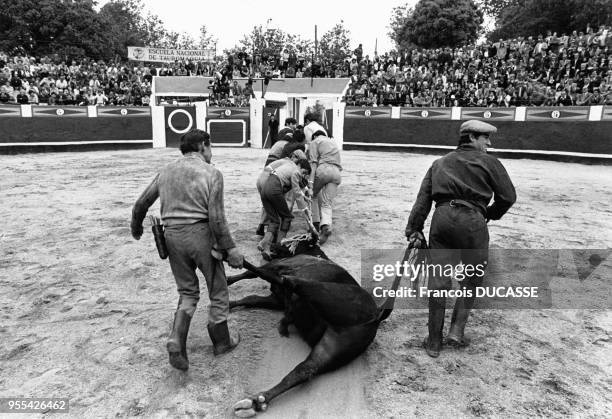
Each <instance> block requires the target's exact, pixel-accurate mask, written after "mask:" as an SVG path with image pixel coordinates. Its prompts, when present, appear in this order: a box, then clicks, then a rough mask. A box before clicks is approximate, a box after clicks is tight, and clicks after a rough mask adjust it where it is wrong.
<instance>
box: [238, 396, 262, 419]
mask: <svg viewBox="0 0 612 419" xmlns="http://www.w3.org/2000/svg"><path fill="white" fill-rule="evenodd" d="M267 408H268V404H267V403H266V398H265V397H264V396H263V395H262V394H260V395H258V396H256V397H254V398H252V399H244V400H240V401H239V402H237V403H235V404H234V406H232V409H234V415H236V416H238V417H239V418H250V417H253V416H255V415H256V414H257V412H262V411H265V410H266V409H267Z"/></svg>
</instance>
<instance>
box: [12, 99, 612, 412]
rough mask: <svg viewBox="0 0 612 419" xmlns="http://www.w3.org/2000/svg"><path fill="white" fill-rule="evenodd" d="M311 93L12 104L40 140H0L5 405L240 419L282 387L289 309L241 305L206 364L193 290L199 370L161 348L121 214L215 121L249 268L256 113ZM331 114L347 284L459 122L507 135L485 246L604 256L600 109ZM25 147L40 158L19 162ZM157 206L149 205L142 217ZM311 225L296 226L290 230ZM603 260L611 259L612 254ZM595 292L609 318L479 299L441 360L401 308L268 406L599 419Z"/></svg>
mask: <svg viewBox="0 0 612 419" xmlns="http://www.w3.org/2000/svg"><path fill="white" fill-rule="evenodd" d="M281 93H282V92H281ZM300 93H304V92H300ZM339 93H340V92H339ZM313 97H314V96H313ZM324 99H326V100H327V99H328V98H324ZM307 100H310V102H304V103H301V104H298V103H297V102H295V103H294V107H293V109H291V110H290V111H288V110H287V108H285V107H282V106H281V107H278V106H276V105H274V106H272V107H270V108H268V104H267V103H264V102H265V101H253V104H252V106H251V108H250V110H249V115H248V117H247V116H244V115H235V113H233V111H235V109H230V110H229V113H227V112H226V111H227V110H225V109H211V108H208V109H207V108H206V107H205V106H204V107H202V106H201V105H198V106H195V107H193V108H192V107H188V108H181V107H171V106H169V107H159V108H160V109H155V107H152V108H151V110H150V112H149V109H147V110H146V111H143V110H142V108H139V109H138V110H133V109H128V108H117V109H110V108H107V109H105V110H103V112H102V114H101V113H100V112H98V113H97V115H95V116H94V115H91V112H93V111H94V110H92V109H85V110H83V109H80V110H79V112H83V111H84V112H85V115H80V116H79V115H77V116H75V115H69V112H68V111H67V110H64V111H62V112H58V109H60V108H57V107H49V106H48V107H44V108H43V109H42V110H41V109H36V108H34V109H26V108H24V107H22V109H21V110H20V112H21V113H20V114H19V115H12V116H10V115H9V116H7V115H0V124H2V127H3V131H4V130H5V129H6V128H7V127H9V126H10V127H11V128H15V127H21V128H22V130H21V132H29V133H31V134H32V135H31V136H29V137H28V138H29V139H30V140H28V139H26V137H25V136H24V138H22V139H19V138H10V139H9V138H7V137H4V138H3V140H2V141H3V142H4V144H5V145H4V146H3V147H4V151H5V152H7V154H6V155H3V156H2V157H1V159H2V166H1V168H0V179H1V180H0V185H1V186H0V190H1V191H2V205H1V206H0V212H1V216H2V219H3V220H4V223H3V228H2V232H1V233H0V247H1V249H2V252H1V253H0V255H1V256H0V258H1V259H0V260H1V264H2V270H1V271H0V281H1V282H0V284H1V288H2V292H1V293H0V302H1V305H0V319H1V320H2V321H1V322H0V336H2V339H1V342H2V344H1V346H0V367H1V370H2V371H3V374H2V375H0V396H1V397H8V396H14V395H23V396H30V397H67V398H69V400H70V412H69V416H70V417H116V416H119V417H125V416H142V417H213V418H217V417H231V416H232V411H231V405H232V403H234V402H235V401H237V400H240V399H242V398H244V397H245V396H247V395H251V394H253V393H254V392H256V391H259V390H261V389H264V388H267V387H270V386H271V385H273V384H275V383H276V382H278V380H280V379H281V378H282V377H283V376H284V375H285V374H286V373H287V372H288V371H289V370H290V369H291V368H292V367H293V366H294V365H296V364H297V363H298V362H300V361H301V360H302V359H303V358H304V357H305V356H306V354H307V353H308V347H307V345H306V344H305V343H304V342H303V341H301V340H300V338H298V337H297V336H296V334H295V333H293V334H292V335H291V337H290V338H285V337H281V336H279V335H278V332H277V330H276V325H277V323H278V320H279V319H280V313H277V312H272V311H266V310H252V309H237V310H235V311H233V312H232V314H231V316H230V319H231V320H230V327H231V328H232V329H235V330H238V331H239V332H240V334H241V336H242V342H241V344H240V345H239V346H238V348H237V349H236V350H235V351H233V352H231V353H230V354H228V355H225V356H223V357H219V358H216V357H213V356H212V346H211V342H210V339H209V338H208V335H207V333H206V328H205V324H206V315H207V314H206V305H207V299H206V293H203V295H202V300H201V302H200V306H199V309H198V311H197V312H196V316H195V318H194V321H193V323H192V328H191V332H190V336H189V344H188V352H189V357H190V361H191V367H190V369H189V371H188V372H187V373H182V372H179V371H177V370H174V369H173V368H172V367H170V366H169V365H168V362H167V354H166V351H165V340H166V338H167V336H168V333H169V331H170V328H171V322H172V314H173V311H174V309H175V304H176V289H175V284H174V281H173V279H172V274H171V272H170V267H169V265H168V263H167V262H166V261H162V260H160V259H159V257H158V255H157V252H156V250H155V246H154V243H153V238H152V235H151V232H150V228H148V226H147V225H145V234H144V236H143V238H142V239H141V240H140V241H135V240H133V239H132V238H131V235H130V229H129V222H130V216H131V207H132V205H133V203H134V201H135V200H136V198H137V197H138V196H139V194H140V193H141V191H142V190H143V188H144V187H145V186H146V185H147V184H148V182H149V181H150V180H151V179H152V178H153V176H154V175H155V174H156V173H157V171H158V170H159V169H160V168H161V167H163V166H164V165H165V164H167V163H168V162H170V161H172V160H174V159H176V158H177V157H178V156H179V151H178V150H177V148H176V138H177V136H178V135H179V134H180V131H183V130H185V129H186V128H187V127H188V126H189V124H191V125H192V126H198V127H200V128H203V129H207V128H208V130H210V131H211V135H212V141H213V163H214V164H215V165H216V167H217V168H219V169H220V170H221V172H222V173H223V175H224V179H225V209H226V215H227V218H228V222H229V227H230V230H231V232H232V235H233V237H234V239H235V240H236V242H237V245H238V247H239V249H240V250H241V251H242V252H243V253H244V255H245V257H246V259H247V260H249V261H251V262H254V263H257V264H258V263H260V262H261V260H260V259H259V252H258V251H257V250H256V244H257V241H258V240H259V238H258V237H257V236H255V234H254V230H255V227H256V226H257V223H258V218H259V211H260V201H259V197H258V195H257V191H256V189H255V180H256V177H257V175H258V173H259V172H260V170H261V168H262V166H263V164H264V161H265V159H266V156H267V150H265V149H261V148H260V147H261V146H262V145H263V144H265V126H266V123H267V122H266V120H265V117H266V116H267V114H268V113H270V112H276V111H278V112H279V113H280V115H281V117H284V116H288V113H289V112H290V113H292V114H295V115H296V116H303V109H304V107H305V106H306V105H308V104H312V103H313V102H314V101H316V100H320V99H317V98H314V99H313V98H311V99H307ZM327 108H328V109H329V110H330V115H329V117H330V121H329V125H330V126H331V127H332V128H333V135H334V138H337V139H338V141H343V142H344V151H343V153H342V160H343V167H344V171H343V180H342V184H341V186H340V188H339V195H338V198H337V204H336V211H335V212H334V223H335V229H334V234H333V235H332V236H331V238H330V240H329V241H328V242H327V243H326V244H325V245H324V250H325V252H326V253H327V254H328V255H329V256H330V258H331V259H332V260H334V261H335V262H337V263H338V264H339V265H341V266H343V267H344V268H346V269H347V270H348V271H349V272H350V273H351V274H352V275H353V276H354V277H355V278H360V277H361V274H362V273H361V272H360V266H361V255H360V250H361V249H368V248H379V249H397V250H398V251H401V250H403V249H404V248H405V246H406V240H405V237H404V233H403V230H404V227H405V224H406V220H407V217H408V213H409V211H410V208H411V206H412V203H413V201H414V199H415V197H416V193H417V191H418V188H419V185H420V182H421V179H422V177H423V175H424V173H425V172H426V170H427V168H428V167H429V166H430V164H431V163H432V161H433V160H434V159H436V158H437V156H436V155H435V154H440V153H441V152H446V151H448V150H449V149H452V148H453V147H452V146H453V144H455V143H456V140H457V134H456V133H457V127H458V126H459V124H460V122H461V121H462V120H464V119H468V118H480V119H491V121H490V122H491V123H493V124H495V125H497V126H498V128H499V129H500V133H499V137H498V141H497V142H496V137H493V138H492V142H493V147H494V148H497V149H502V150H505V152H503V153H500V155H502V156H503V157H514V158H503V159H502V161H503V164H504V166H505V167H506V168H507V170H508V172H509V174H510V176H511V178H512V180H513V182H514V184H515V186H516V189H517V194H518V200H517V203H516V204H515V205H514V206H513V207H512V208H511V209H510V211H509V213H508V214H507V215H506V216H505V217H504V218H503V219H502V220H501V221H497V222H492V223H491V224H490V232H491V246H492V247H498V248H506V249H608V248H609V247H610V244H611V242H610V237H611V236H610V231H612V199H611V195H612V193H611V190H610V186H611V184H610V179H612V168H611V167H610V166H609V164H608V163H609V161H610V160H609V159H610V158H611V157H612V151H611V150H610V143H611V142H610V132H612V130H611V129H610V126H611V124H612V121H608V119H609V118H610V115H611V112H612V110H611V109H608V108H604V107H592V108H580V109H579V108H576V109H570V110H565V111H564V112H565V113H566V114H565V115H564V114H561V115H559V114H555V113H553V111H552V110H551V111H550V112H547V111H546V110H542V108H539V109H538V110H539V111H540V114H541V115H539V116H538V115H533V114H532V111H531V110H528V111H525V108H522V109H518V108H517V109H512V112H513V113H512V114H511V115H510V114H508V113H507V112H506V113H504V114H502V115H495V114H494V115H491V114H490V113H489V114H487V115H485V113H486V112H487V110H477V109H476V110H474V109H470V112H471V113H468V114H464V113H462V110H461V109H456V108H453V109H445V110H437V109H428V110H426V109H419V110H418V114H415V113H414V112H412V113H411V112H410V110H407V109H396V108H393V109H392V108H380V109H378V110H376V108H374V109H372V110H371V111H368V112H369V114H368V112H366V110H364V109H362V108H354V109H351V108H346V109H344V107H339V106H338V105H334V104H333V103H332V104H331V106H329V104H328V105H327ZM593 108H595V109H593ZM13 109H14V108H13ZM268 109H272V110H271V111H269V110H268ZM176 110H178V112H176V113H175V114H174V115H173V117H170V115H171V114H172V112H174V111H176ZM43 111H44V112H47V114H48V115H42V114H41V113H40V112H43ZM138 111H140V112H144V115H142V114H140V113H139V112H138ZM506 111H507V110H506ZM258 112H259V114H258ZM283 112H285V113H283ZM336 112H338V113H336ZM381 112H382V114H381ZM88 113H89V114H88ZM185 115H189V116H185ZM338 116H340V117H341V118H340V120H339V119H337V118H338ZM564 117H566V118H568V119H567V120H563V118H564ZM77 118H83V123H82V124H77V123H76V122H75V121H77V122H78V120H77ZM233 118H234V119H233ZM496 118H498V119H497V120H496ZM530 118H531V119H530ZM537 118H541V120H537ZM228 120H238V121H244V122H228V123H226V122H227V121H228ZM211 121H212V122H211ZM215 124H216V126H215ZM377 124H380V125H377ZM538 124H539V125H538ZM170 125H172V126H171V127H170ZM211 125H212V128H211ZM26 126H29V127H31V128H29V129H27V130H26V129H25V128H24V127H26ZM45 126H47V127H48V126H55V127H56V128H55V129H54V130H52V132H54V133H55V134H46V135H47V136H46V138H42V137H43V135H42V134H41V133H42V132H47V133H48V132H51V130H47V131H45V130H44V127H45ZM236 127H239V128H238V129H237V128H236ZM24 130H25V131H24ZM28 130H29V131H28ZM177 131H178V132H179V133H177ZM11 132H17V131H16V130H14V129H11ZM36 133H37V134H36ZM402 133H403V134H402ZM580 133H582V137H581V136H580ZM587 134H588V135H587ZM37 135H38V136H39V137H40V138H35V137H36V136H37ZM241 135H242V136H241ZM402 135H403V136H404V137H402ZM105 136H106V138H104V137H105ZM32 138H33V140H32ZM109 138H112V139H113V141H110V142H107V141H105V139H106V140H108V139H109ZM215 138H218V139H221V140H220V141H219V142H217V143H216V142H215ZM28 141H30V142H31V143H30V144H28ZM134 141H135V142H134ZM578 141H580V144H581V147H580V150H581V151H576V148H575V147H576V143H577V142H578ZM130 142H134V143H132V144H129V143H130ZM53 143H56V144H53ZM248 143H250V145H251V147H246V146H245V145H247V144H248ZM7 144H8V145H7ZM559 144H565V145H564V146H563V147H561V148H560V147H559ZM227 145H233V147H226V146H227ZM165 146H168V147H165ZM8 147H12V149H11V150H10V151H9V148H8ZM122 147H129V149H125V150H120V149H119V148H122ZM82 148H95V149H96V150H95V151H91V150H84V149H82ZM32 150H34V151H41V152H37V153H31V154H16V152H18V151H32ZM66 150H70V152H66ZM512 150H514V154H513V152H512ZM414 151H418V152H419V153H414ZM432 151H434V152H435V153H434V154H429V153H431V152H432ZM521 151H524V152H523V153H521ZM423 153H424V154H423ZM516 157H520V158H516ZM524 157H529V158H524ZM551 160H552V161H551ZM567 160H580V161H579V162H568V161H567ZM586 163H588V164H586ZM158 212H159V203H157V204H156V205H155V206H154V207H153V208H152V209H151V210H150V213H152V214H157V213H158ZM304 229H305V225H304V222H303V221H302V220H301V219H300V218H299V217H296V223H295V224H294V227H293V230H294V231H296V232H301V231H304ZM602 266H603V267H607V268H608V269H609V267H610V261H609V260H605V261H604V262H603V263H602ZM607 272H609V270H608V271H607ZM232 273H236V271H233V270H231V269H228V274H232ZM604 279H606V278H604ZM608 279H609V277H608ZM587 281H588V279H587ZM603 284H604V286H602V287H601V293H602V295H603V296H604V297H606V296H607V298H608V309H607V310H601V309H597V310H592V309H588V307H586V308H585V307H582V308H572V309H569V308H558V309H550V310H475V312H474V314H473V317H472V318H471V320H470V327H469V328H470V330H469V332H470V334H471V335H472V337H473V339H474V343H473V344H472V345H471V346H470V347H468V348H466V349H461V350H445V351H443V353H442V355H441V356H440V358H438V359H431V358H429V357H428V356H427V355H426V354H425V352H424V351H423V350H422V348H421V347H420V345H421V341H422V338H423V336H424V335H425V334H426V322H427V312H426V310H397V311H395V312H394V313H393V314H392V315H391V317H390V318H389V319H388V320H387V321H386V322H385V323H383V324H382V326H381V327H380V329H379V330H378V334H377V336H376V339H375V341H374V342H373V344H372V345H371V346H370V347H369V349H368V350H367V351H366V352H365V353H364V354H363V355H362V356H361V357H359V358H358V359H357V360H356V361H354V362H352V363H351V364H350V365H348V366H346V367H343V368H342V369H340V370H338V371H336V372H333V373H330V374H326V375H323V376H320V377H317V378H315V379H314V380H313V381H312V382H309V383H307V384H304V385H302V386H300V387H297V388H295V389H293V390H291V391H290V392H288V393H287V394H285V395H283V396H281V397H279V398H278V399H276V400H274V401H273V402H272V403H271V405H270V408H269V410H268V411H267V412H264V413H260V414H259V417H262V418H319V417H334V418H368V417H415V416H418V417H431V418H437V417H451V416H452V417H519V416H520V417H526V416H530V417H531V416H537V417H567V416H569V417H593V418H595V417H610V416H612V396H610V395H611V394H612V392H611V389H612V382H611V381H610V377H611V376H612V358H611V357H610V344H611V343H610V342H611V332H612V315H611V312H610V310H609V297H610V289H609V285H607V288H606V283H605V281H604V282H603ZM587 285H588V284H587ZM266 289H267V284H266V283H264V282H263V281H260V280H248V281H243V282H240V283H239V284H236V285H235V286H232V287H231V288H230V292H231V298H232V299H235V298H240V297H242V296H245V295H247V294H251V293H253V292H257V293H265V290H266ZM447 316H448V314H447ZM42 416H45V415H44V414H43V415H42ZM15 417H19V416H15Z"/></svg>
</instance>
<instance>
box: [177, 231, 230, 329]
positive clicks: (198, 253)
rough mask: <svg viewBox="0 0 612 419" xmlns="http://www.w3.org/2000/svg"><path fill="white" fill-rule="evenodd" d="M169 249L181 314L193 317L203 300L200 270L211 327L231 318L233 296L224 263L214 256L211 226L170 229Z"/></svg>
mask: <svg viewBox="0 0 612 419" xmlns="http://www.w3.org/2000/svg"><path fill="white" fill-rule="evenodd" d="M165 238H166V246H167V247H168V258H169V260H170V268H171V269H172V274H173V275H174V279H175V281H176V287H177V290H178V293H179V296H180V297H179V304H178V309H179V310H185V311H187V313H188V314H189V315H191V316H193V313H194V312H195V309H196V306H197V304H198V301H199V300H200V282H199V280H198V276H197V275H196V268H197V269H199V270H200V272H202V274H204V279H205V280H206V287H207V288H208V296H209V298H210V307H209V309H208V323H209V324H217V323H222V322H224V321H226V320H227V318H228V315H229V292H228V290H227V279H226V277H225V268H224V267H223V262H221V261H219V260H217V259H215V258H213V257H212V255H211V253H210V252H211V249H212V243H213V242H214V237H213V235H212V231H211V229H210V226H209V224H208V222H198V223H194V224H181V225H172V226H167V227H166V230H165Z"/></svg>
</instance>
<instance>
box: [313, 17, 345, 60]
mask: <svg viewBox="0 0 612 419" xmlns="http://www.w3.org/2000/svg"><path fill="white" fill-rule="evenodd" d="M350 35H351V33H350V31H349V30H348V29H346V27H345V26H344V21H342V20H341V21H340V23H338V24H336V26H334V27H333V28H331V29H330V30H329V31H327V32H325V33H324V34H323V36H321V42H319V52H318V55H319V60H320V61H327V62H335V63H337V62H342V61H344V60H345V59H346V58H347V57H350V56H351V40H350Z"/></svg>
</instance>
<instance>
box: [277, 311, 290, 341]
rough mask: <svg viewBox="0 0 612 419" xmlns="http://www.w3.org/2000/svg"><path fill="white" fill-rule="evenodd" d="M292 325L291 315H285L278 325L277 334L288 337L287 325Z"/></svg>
mask: <svg viewBox="0 0 612 419" xmlns="http://www.w3.org/2000/svg"><path fill="white" fill-rule="evenodd" d="M292 323H293V319H292V318H291V315H289V314H285V315H284V316H283V318H282V319H280V322H279V324H278V333H280V335H281V336H284V337H289V325H290V324H292Z"/></svg>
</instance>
